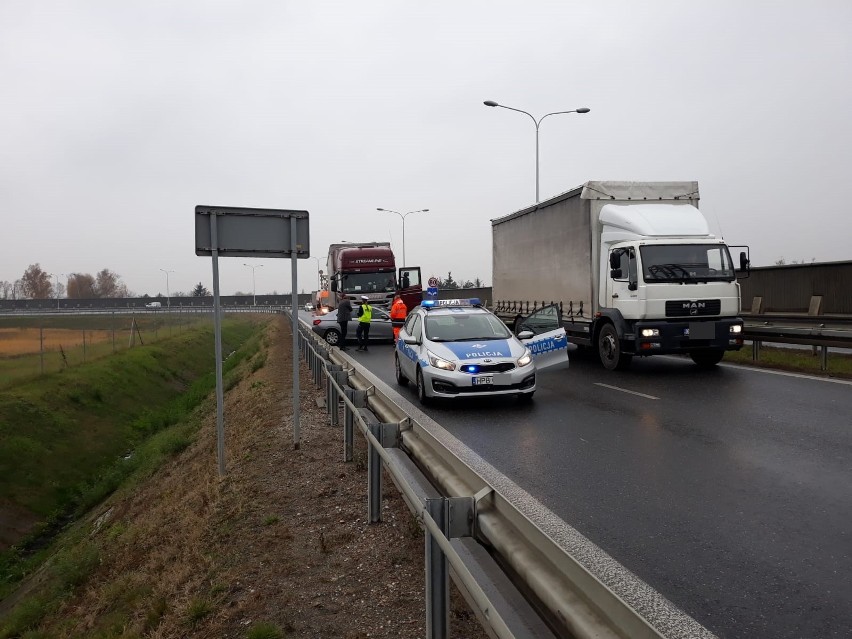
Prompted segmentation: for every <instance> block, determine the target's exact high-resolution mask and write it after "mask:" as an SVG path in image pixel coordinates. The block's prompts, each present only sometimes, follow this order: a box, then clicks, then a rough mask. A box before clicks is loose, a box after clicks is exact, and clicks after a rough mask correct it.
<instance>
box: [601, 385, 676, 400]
mask: <svg viewBox="0 0 852 639" xmlns="http://www.w3.org/2000/svg"><path fill="white" fill-rule="evenodd" d="M595 386H603V387H604V388H611V389H612V390H617V391H621V392H622V393H630V394H631V395H639V397H646V398H647V399H660V398H659V397H654V396H653V395H646V394H645V393H639V392H637V391H632V390H627V389H626V388H619V387H618V386H610V385H609V384H601V383H600V382H595Z"/></svg>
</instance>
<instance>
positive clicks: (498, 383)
mask: <svg viewBox="0 0 852 639" xmlns="http://www.w3.org/2000/svg"><path fill="white" fill-rule="evenodd" d="M567 346H568V339H567V337H566V335H565V329H563V328H556V329H554V330H550V331H548V332H546V333H541V334H539V335H534V333H533V331H531V330H526V331H522V332H521V333H519V335H518V337H515V336H514V335H513V334H512V331H510V330H509V329H508V328H507V327H506V325H505V324H504V323H503V322H502V320H500V318H499V317H497V316H496V315H494V314H493V313H491V312H490V311H488V310H487V309H485V308H483V307H482V305H481V304H480V302H479V300H478V299H468V300H427V301H424V302H422V303H421V305H420V306H418V307H416V308H414V309H412V311H411V312H410V313H409V315H408V318H407V319H406V321H405V325H404V326H403V327H402V329H401V330H400V333H399V340H397V343H396V350H395V352H394V363H395V368H396V381H397V382H398V383H399V384H400V385H402V386H405V385H406V384H408V382H409V381H412V382H414V383H415V384H416V385H417V397H418V399H419V400H420V402H421V403H424V404H425V403H427V402H428V400H429V399H430V398H432V397H460V396H467V397H470V396H479V395H517V396H518V398H519V399H521V400H530V399H532V396H533V393H535V375H536V370H540V369H541V368H545V367H547V366H550V365H552V364H556V363H559V362H567V361H568V350H567Z"/></svg>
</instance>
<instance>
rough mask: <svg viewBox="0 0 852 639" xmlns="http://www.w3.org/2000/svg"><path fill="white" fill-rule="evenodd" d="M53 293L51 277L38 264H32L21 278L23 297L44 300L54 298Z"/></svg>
mask: <svg viewBox="0 0 852 639" xmlns="http://www.w3.org/2000/svg"><path fill="white" fill-rule="evenodd" d="M52 293H53V285H52V284H51V283H50V275H48V274H47V273H45V272H44V271H43V270H42V268H41V266H40V265H39V264H38V263H36V264H30V265H29V267H27V270H26V271H24V275H23V277H21V297H26V298H30V299H34V300H44V299H48V298H50V297H53V295H52Z"/></svg>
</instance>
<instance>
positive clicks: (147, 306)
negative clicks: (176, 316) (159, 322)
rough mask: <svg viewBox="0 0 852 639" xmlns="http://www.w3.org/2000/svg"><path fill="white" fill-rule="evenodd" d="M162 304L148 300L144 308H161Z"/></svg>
mask: <svg viewBox="0 0 852 639" xmlns="http://www.w3.org/2000/svg"><path fill="white" fill-rule="evenodd" d="M162 307H163V305H162V304H161V303H160V302H148V303H147V304H145V308H162Z"/></svg>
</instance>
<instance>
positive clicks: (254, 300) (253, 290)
mask: <svg viewBox="0 0 852 639" xmlns="http://www.w3.org/2000/svg"><path fill="white" fill-rule="evenodd" d="M243 266H248V267H249V268H250V269H251V297H252V305H253V306H257V288H255V285H254V269H256V268H263V264H256V265H255V266H252V265H251V264H246V263H245V262H243Z"/></svg>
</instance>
